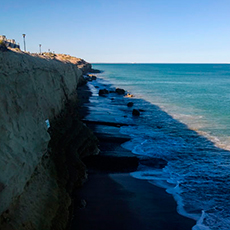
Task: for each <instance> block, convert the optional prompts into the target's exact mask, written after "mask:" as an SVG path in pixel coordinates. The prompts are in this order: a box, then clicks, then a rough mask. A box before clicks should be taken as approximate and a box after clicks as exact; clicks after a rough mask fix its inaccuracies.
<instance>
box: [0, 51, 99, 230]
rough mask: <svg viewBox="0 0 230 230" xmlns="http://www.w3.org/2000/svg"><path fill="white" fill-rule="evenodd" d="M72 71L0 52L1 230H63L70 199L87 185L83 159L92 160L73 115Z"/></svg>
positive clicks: (75, 79) (76, 81)
mask: <svg viewBox="0 0 230 230" xmlns="http://www.w3.org/2000/svg"><path fill="white" fill-rule="evenodd" d="M82 62H83V61H82ZM78 64H79V63H76V64H73V63H71V62H70V61H63V60H61V59H59V60H57V58H50V57H45V56H42V57H41V55H29V54H27V53H23V52H21V51H18V52H14V51H11V50H9V51H7V52H0V78H1V79H0V81H1V84H0V137H1V138H0V146H1V148H0V229H4V230H8V229H10V230H16V229H17V230H21V229H23V230H24V229H28V230H29V229H36V230H39V229H46V230H49V229H65V227H66V224H67V221H68V216H69V208H70V205H71V199H70V195H69V194H70V193H71V190H72V189H73V187H74V186H75V185H76V184H81V183H82V181H83V180H84V179H85V178H86V171H85V166H84V164H83V163H82V162H81V159H82V158H83V157H84V156H87V155H89V154H97V152H98V150H97V142H96V139H95V137H94V136H93V134H92V132H91V131H90V130H89V129H88V128H87V127H86V126H85V125H84V124H83V123H81V121H80V120H79V119H78V114H77V112H76V111H77V108H76V101H77V100H78V99H77V87H78V86H79V85H80V84H83V83H84V81H85V80H84V78H83V76H82V71H81V70H79V68H78V67H77V66H78ZM81 64H82V65H83V67H82V68H83V71H84V72H87V70H90V69H91V67H90V64H89V65H87V64H86V65H84V64H83V63H81ZM87 68H88V69H87ZM47 124H50V128H49V129H48V127H47Z"/></svg>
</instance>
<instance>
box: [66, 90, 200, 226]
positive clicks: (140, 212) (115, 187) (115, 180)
mask: <svg viewBox="0 0 230 230" xmlns="http://www.w3.org/2000/svg"><path fill="white" fill-rule="evenodd" d="M88 90H89V89H88ZM92 94H93V93H92ZM116 99H118V100H122V99H121V96H120V95H117V96H116V95H113V100H116ZM96 100H98V101H97V102H96V103H94V102H92V101H90V102H88V103H87V104H85V105H84V106H83V110H82V111H83V113H84V115H87V116H88V118H84V122H85V124H87V126H88V127H89V128H90V129H92V130H93V132H94V134H95V135H96V137H97V138H98V139H99V148H100V149H101V152H100V154H99V156H94V157H93V158H91V160H88V159H86V160H85V161H84V162H85V164H86V166H87V168H88V172H89V179H88V181H87V182H86V183H85V184H84V186H83V187H82V188H81V189H78V190H77V191H76V192H75V194H74V197H75V207H76V208H75V211H74V217H73V221H72V224H71V228H70V229H76V228H78V229H82V230H89V229H92V228H95V226H97V229H100V230H103V229H111V230H113V229H117V228H119V229H124V230H125V229H134V230H135V229H156V230H158V229H159V230H160V229H165V230H167V229H178V230H179V229H180V230H186V229H192V227H193V226H194V225H195V224H196V221H195V220H192V219H189V218H187V217H184V216H181V215H180V214H179V213H178V212H177V204H176V201H175V200H174V198H173V196H172V195H170V194H168V193H167V192H166V191H165V189H163V188H159V187H157V186H155V185H152V184H150V183H149V182H148V181H145V180H140V179H136V178H134V177H132V176H131V175H130V174H129V172H133V171H136V170H137V166H138V165H137V166H136V165H135V164H136V163H134V162H135V160H133V159H137V161H138V162H140V161H142V162H148V163H149V161H148V160H149V159H146V158H144V159H140V157H137V156H136V155H134V154H133V153H132V152H131V151H128V150H125V149H124V148H122V147H121V144H122V143H124V142H126V141H127V140H128V138H130V137H128V136H126V138H127V140H126V139H125V136H124V135H123V134H121V133H120V132H119V127H120V126H121V125H122V124H120V123H119V122H117V121H116V122H113V118H112V119H111V117H113V115H111V117H110V119H109V121H107V120H103V116H106V114H105V111H103V110H104V108H100V104H99V103H100V102H102V101H103V100H108V98H107V97H106V96H102V97H99V96H98V97H97V98H96ZM125 101H127V98H126V99H125ZM84 107H85V108H84ZM86 111H87V112H86ZM93 111H97V114H96V115H95V116H94V115H93V117H92V116H91V115H92V113H93ZM107 112H108V111H107ZM115 116H116V115H115ZM98 117H100V118H101V120H100V119H98ZM111 120H112V121H111ZM111 124H112V125H111ZM116 125H117V127H116ZM123 125H129V124H123ZM124 156H126V157H127V159H126V160H125V161H127V162H126V163H127V164H124V165H122V166H121V167H111V166H114V165H119V164H120V163H121V162H123V161H124V158H123V157H124ZM108 157H109V158H108ZM89 159H90V157H89ZM114 159H116V160H115V161H114ZM131 159H132V160H133V162H132V160H131ZM89 162H91V163H92V162H94V164H93V165H92V164H91V163H89ZM95 162H96V163H95ZM98 162H99V164H98ZM150 164H151V165H154V167H161V168H162V167H164V165H165V164H166V163H165V162H162V161H161V160H159V159H152V161H151V162H150ZM95 165H97V167H95ZM105 165H106V166H107V167H104V166H105ZM124 168H125V170H123V169H124Z"/></svg>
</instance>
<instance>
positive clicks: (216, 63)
mask: <svg viewBox="0 0 230 230" xmlns="http://www.w3.org/2000/svg"><path fill="white" fill-rule="evenodd" d="M90 63H91V64H134V65H135V64H230V62H90Z"/></svg>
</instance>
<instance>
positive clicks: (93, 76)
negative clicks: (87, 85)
mask: <svg viewBox="0 0 230 230" xmlns="http://www.w3.org/2000/svg"><path fill="white" fill-rule="evenodd" d="M88 76H89V77H90V78H91V79H92V80H97V76H95V75H93V74H88Z"/></svg>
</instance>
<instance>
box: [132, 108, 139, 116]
mask: <svg viewBox="0 0 230 230" xmlns="http://www.w3.org/2000/svg"><path fill="white" fill-rule="evenodd" d="M132 114H133V116H140V112H139V110H137V109H133V112H132Z"/></svg>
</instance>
